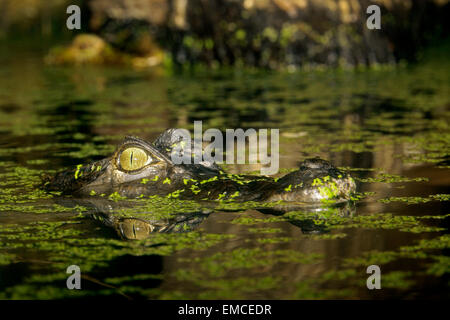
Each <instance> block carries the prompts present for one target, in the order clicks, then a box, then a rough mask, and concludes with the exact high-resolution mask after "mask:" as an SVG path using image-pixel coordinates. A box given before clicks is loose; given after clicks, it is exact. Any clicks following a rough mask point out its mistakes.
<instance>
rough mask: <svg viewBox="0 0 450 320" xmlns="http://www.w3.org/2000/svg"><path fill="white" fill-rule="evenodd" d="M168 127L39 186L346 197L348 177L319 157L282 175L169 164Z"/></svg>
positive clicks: (132, 192) (267, 197)
mask: <svg viewBox="0 0 450 320" xmlns="http://www.w3.org/2000/svg"><path fill="white" fill-rule="evenodd" d="M173 133H174V129H169V130H166V131H165V132H164V133H163V134H161V135H160V136H159V137H158V138H157V139H156V140H155V141H154V142H153V143H149V142H147V141H144V140H142V139H139V138H136V137H127V138H125V140H124V141H123V142H122V143H121V144H120V145H119V147H118V148H117V150H116V152H115V153H114V154H113V155H112V156H111V157H108V158H105V159H103V160H100V161H96V162H93V163H90V164H88V165H79V166H77V167H76V168H74V169H71V170H67V171H64V172H60V173H58V174H56V175H55V176H54V177H51V178H48V179H47V180H46V182H45V184H44V185H45V188H46V189H47V190H49V191H61V192H63V193H64V194H72V195H76V196H81V197H84V196H89V195H91V196H95V195H102V196H105V195H107V196H109V195H111V194H116V195H117V196H120V197H126V198H139V197H144V196H152V195H159V196H166V197H169V198H178V199H193V200H230V201H231V200H232V201H262V202H266V201H278V200H283V201H295V202H306V203H320V202H324V201H325V202H327V201H332V202H343V201H348V200H350V198H351V195H352V194H353V193H354V192H355V189H356V186H355V182H354V180H353V179H352V178H351V177H350V175H348V174H347V173H345V172H342V171H341V170H339V169H337V168H335V167H334V166H333V165H332V164H331V163H330V162H328V161H326V160H322V159H318V158H316V159H308V160H305V161H303V162H302V163H301V164H300V166H299V169H298V170H296V171H294V172H291V173H289V174H287V175H285V176H284V177H282V178H271V177H266V176H252V175H246V176H244V175H233V174H227V173H225V172H223V171H222V170H220V168H219V167H218V166H217V165H215V164H210V163H203V164H192V165H190V164H174V163H173V162H172V161H171V159H170V154H171V152H172V148H173V147H174V145H175V144H176V143H177V141H174V139H175V137H174V134H173Z"/></svg>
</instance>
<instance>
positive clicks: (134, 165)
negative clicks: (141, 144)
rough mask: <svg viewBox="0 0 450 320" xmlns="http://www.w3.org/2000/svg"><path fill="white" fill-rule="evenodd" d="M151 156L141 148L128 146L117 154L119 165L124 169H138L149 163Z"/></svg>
mask: <svg viewBox="0 0 450 320" xmlns="http://www.w3.org/2000/svg"><path fill="white" fill-rule="evenodd" d="M149 160H151V158H150V157H149V155H148V154H147V152H145V151H144V150H142V149H141V148H137V147H130V148H127V149H125V150H123V151H122V153H121V154H120V156H119V164H120V167H121V168H122V169H124V170H126V171H133V170H139V169H141V168H142V167H144V166H145V165H147V164H148V163H149Z"/></svg>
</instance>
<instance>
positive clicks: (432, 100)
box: [0, 30, 450, 299]
mask: <svg viewBox="0 0 450 320" xmlns="http://www.w3.org/2000/svg"><path fill="white" fill-rule="evenodd" d="M234 34H235V35H236V39H237V40H238V41H239V39H241V38H242V37H244V35H243V34H242V32H240V31H239V30H235V31H234ZM265 34H266V36H267V38H268V39H270V38H271V37H272V34H271V31H270V30H267V31H266V32H265ZM188 40H189V39H187V40H186V41H188ZM191 40H192V39H191ZM194 40H195V39H194ZM188 42H189V41H188ZM194 42H195V41H194ZM208 45H209V44H208ZM32 52H39V51H38V50H33V51H32ZM20 53H21V52H18V54H17V55H16V57H12V58H11V59H12V60H11V61H10V63H9V62H8V61H9V60H8V61H7V60H5V63H4V64H3V65H2V72H3V73H4V75H7V76H4V77H0V131H1V135H0V273H1V274H2V279H3V280H2V279H0V281H3V282H2V290H1V292H0V298H1V299H53V298H62V299H64V298H85V297H96V296H105V297H110V296H114V297H116V296H117V297H120V298H123V299H132V298H150V299H212V298H216V299H261V298H263V299H265V298H267V299H315V298H317V299H328V298H331V299H341V298H342V299H348V298H361V292H367V288H366V283H365V281H366V279H367V276H368V275H367V273H366V268H367V266H368V265H371V264H377V265H379V266H380V267H381V270H382V288H383V289H386V290H382V292H381V293H380V296H382V297H387V298H389V297H392V296H393V297H396V298H397V297H399V295H400V297H402V296H401V295H402V294H404V296H405V297H406V296H409V294H410V293H411V292H414V294H415V296H418V297H421V298H424V297H427V295H428V294H429V290H428V289H429V288H431V287H432V286H433V285H435V284H437V285H439V288H445V284H442V276H447V275H448V273H449V269H450V267H449V258H448V257H447V251H448V249H449V241H450V240H449V236H448V235H447V234H446V233H448V219H449V216H450V213H449V212H448V210H447V202H448V201H449V199H450V196H449V195H448V194H447V193H445V192H446V187H447V186H448V181H449V180H448V177H449V168H450V167H449V165H448V160H449V155H450V149H449V148H450V144H449V137H450V134H449V132H450V131H449V126H448V123H449V122H448V119H449V117H450V114H449V111H448V108H447V106H448V104H449V98H448V74H449V73H448V61H447V60H444V61H442V62H439V64H438V65H434V64H428V65H427V64H423V65H417V66H414V67H411V68H400V67H399V68H397V69H395V70H393V69H391V70H389V69H387V68H386V69H383V68H381V69H379V70H371V71H367V70H366V71H357V72H348V71H345V70H339V71H336V72H332V71H330V72H329V71H318V72H303V71H299V72H297V73H283V72H280V73H267V72H264V71H259V70H240V71H239V72H237V73H236V72H234V71H232V70H225V69H224V70H217V71H208V72H204V71H200V72H197V73H196V72H194V73H189V74H184V73H181V74H177V75H176V76H172V75H167V76H166V77H159V76H158V75H157V74H155V73H153V72H150V71H135V70H128V69H126V68H120V69H119V68H99V67H96V68H93V67H90V66H87V65H86V66H82V67H80V68H71V67H64V68H48V67H43V66H42V63H41V57H30V59H28V58H27V59H23V58H22V55H21V54H20ZM22 53H23V52H22ZM24 77H25V78H26V79H27V81H26V85H23V79H24ZM374 84H376V85H374ZM192 120H202V121H203V126H204V128H205V129H206V128H218V129H220V130H222V131H225V130H226V129H227V128H244V129H246V128H279V129H280V170H279V173H278V175H277V176H276V177H277V178H279V177H281V176H282V175H284V174H288V173H290V172H292V171H294V170H297V167H298V164H299V163H300V162H301V161H302V160H304V159H306V158H314V157H316V156H319V157H321V158H324V159H328V160H330V161H331V162H333V163H334V164H335V165H337V166H339V168H340V169H342V170H344V171H347V172H349V173H350V174H351V175H352V177H354V179H355V180H356V182H357V183H358V191H359V192H358V193H357V194H355V195H353V196H352V199H351V200H352V202H353V203H352V204H351V205H350V204H348V205H347V206H344V205H342V204H331V203H324V204H323V205H322V206H320V207H310V206H309V207H307V206H305V204H301V203H300V204H295V205H294V204H292V203H291V204H289V203H285V202H281V201H280V202H276V203H261V202H258V201H253V202H252V201H251V202H245V203H239V202H236V201H235V199H234V198H236V197H237V196H238V195H237V194H235V195H230V196H229V197H228V199H226V198H227V197H226V195H224V194H218V195H217V199H216V201H186V200H181V198H182V197H181V196H182V193H183V191H182V190H183V189H181V190H179V191H177V192H173V193H171V194H170V195H169V196H167V197H160V196H152V197H140V198H137V199H125V198H124V197H122V196H121V195H120V194H119V193H108V194H103V193H101V192H98V193H96V192H94V193H92V194H91V195H90V196H88V197H86V198H83V199H77V198H74V197H70V196H61V194H60V192H52V193H49V192H45V191H43V190H42V189H41V188H40V184H41V176H42V175H43V174H52V173H54V172H56V171H59V170H61V169H64V168H71V169H72V170H73V174H74V175H75V174H76V175H77V176H76V177H77V180H78V179H80V178H82V176H81V173H82V171H83V170H81V168H79V170H78V172H77V165H79V164H81V163H88V162H90V161H97V160H99V159H102V158H104V157H107V156H109V155H110V154H111V152H112V151H114V150H115V148H116V145H117V144H118V143H119V142H120V141H122V139H123V138H124V136H126V135H138V136H141V137H143V138H146V139H148V140H150V141H151V140H152V139H153V138H154V137H156V136H157V134H159V133H160V132H162V131H163V130H164V129H165V128H167V127H169V126H172V125H174V124H176V125H177V126H180V127H183V128H187V129H192V128H191V125H192ZM221 166H222V167H223V169H224V171H226V172H227V174H225V173H224V176H226V178H228V179H232V180H234V181H235V182H236V183H239V184H242V185H245V184H247V183H248V181H249V179H247V178H245V176H243V175H242V174H253V175H256V174H258V175H259V173H260V166H261V164H260V163H259V164H254V165H232V164H223V165H221ZM225 169H226V170H225ZM93 170H97V168H93ZM253 178H254V177H253ZM216 179H218V178H212V179H210V180H209V181H205V183H203V184H198V185H197V184H193V183H191V182H192V181H190V179H186V181H185V184H184V186H185V188H186V189H185V190H189V191H192V192H193V193H200V192H201V190H202V188H208V187H207V185H208V182H214V183H217V180H216ZM155 182H158V183H161V184H162V185H164V186H165V187H168V186H169V185H170V184H173V182H172V181H169V180H166V179H164V178H163V177H162V176H161V177H155V178H154V179H148V178H146V177H142V179H140V180H139V184H140V185H141V186H142V187H144V186H145V187H149V186H151V185H152V183H155ZM328 182H330V181H322V180H321V181H316V182H315V184H317V187H321V188H322V189H321V192H322V193H323V194H324V195H326V196H333V195H334V194H335V193H336V189H335V186H334V185H333V184H329V185H328V184H327V183H328ZM184 186H183V187H184ZM294 187H295V185H291V186H289V185H287V186H285V188H286V189H287V190H286V191H292V190H293V189H294ZM400 188H401V189H400ZM375 195H376V197H375ZM385 204H394V205H389V206H386V205H385ZM411 205H413V206H411ZM258 211H259V212H258ZM285 211H288V212H285ZM385 211H388V212H385ZM284 212H285V213H284ZM270 213H274V215H272V214H270ZM275 214H276V215H275ZM93 217H95V218H96V219H92V218H93ZM191 217H195V219H193V221H194V222H195V223H192V222H191V220H189V219H190V218H191ZM197 217H199V218H198V219H197ZM101 219H103V222H102V221H100V220H101ZM108 219H110V220H114V219H117V220H120V219H130V220H133V219H137V220H139V221H141V220H143V221H146V222H149V223H154V224H158V223H159V225H164V223H168V221H169V222H171V221H175V224H176V227H174V228H173V229H172V230H171V231H174V232H172V233H151V234H150V236H149V237H147V238H146V239H143V240H121V239H119V238H118V236H117V234H116V232H115V230H112V228H111V227H108V226H107V222H111V221H110V220H108ZM177 219H178V220H177ZM133 225H134V224H133ZM330 261H332V265H331V266H330ZM72 264H76V265H78V266H80V268H81V272H82V275H83V277H84V278H82V287H83V290H67V289H66V287H65V280H66V279H67V276H68V274H67V273H66V269H67V267H68V266H69V265H72ZM11 273H13V275H14V276H9V275H11ZM4 279H7V280H8V281H7V282H5V281H4ZM416 279H420V281H416ZM422 279H423V281H422ZM424 283H426V288H427V290H423V289H424V288H425V285H424ZM436 287H437V288H438V286H436ZM447 288H448V286H447ZM439 290H442V289H439ZM394 291H395V292H394ZM392 292H394V293H392ZM441 293H442V292H437V293H436V295H439V294H441ZM369 298H370V297H369Z"/></svg>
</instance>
